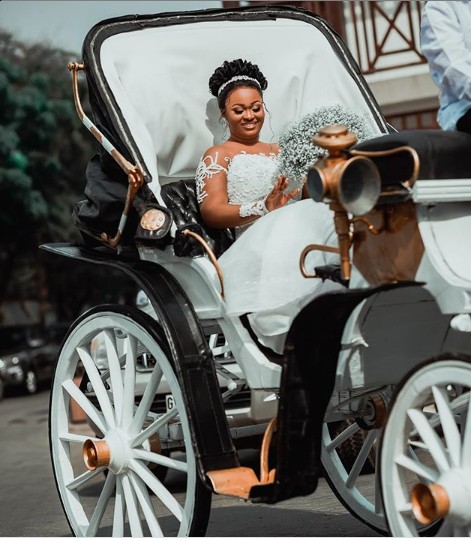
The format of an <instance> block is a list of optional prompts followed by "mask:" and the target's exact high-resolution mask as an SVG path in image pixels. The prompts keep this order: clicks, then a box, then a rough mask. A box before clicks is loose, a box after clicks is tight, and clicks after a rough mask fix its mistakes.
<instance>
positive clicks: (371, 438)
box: [345, 430, 377, 488]
mask: <svg viewBox="0 0 471 541" xmlns="http://www.w3.org/2000/svg"><path fill="white" fill-rule="evenodd" d="M376 437H377V431H376V430H370V432H368V435H367V436H366V438H365V441H364V443H363V445H362V447H361V449H360V452H359V453H358V456H357V457H356V459H355V462H354V464H353V466H352V469H351V470H350V473H349V474H348V478H347V481H346V482H345V485H346V486H347V487H348V488H352V487H353V486H354V485H355V483H356V481H357V479H358V476H359V475H360V472H361V470H362V468H363V466H364V465H365V462H366V459H367V458H368V455H369V454H370V451H371V448H372V447H373V445H374V443H375V441H376Z"/></svg>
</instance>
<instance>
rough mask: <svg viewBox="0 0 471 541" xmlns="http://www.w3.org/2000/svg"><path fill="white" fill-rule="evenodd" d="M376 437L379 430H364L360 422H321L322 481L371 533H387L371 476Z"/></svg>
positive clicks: (377, 494) (374, 458) (377, 493)
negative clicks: (324, 479) (322, 424)
mask: <svg viewBox="0 0 471 541" xmlns="http://www.w3.org/2000/svg"><path fill="white" fill-rule="evenodd" d="M360 425H362V426H360ZM379 434H380V428H375V426H374V425H372V426H371V427H369V429H368V430H365V426H364V425H363V423H362V422H361V421H360V420H348V421H345V422H335V423H324V426H323V428H322V453H321V456H322V466H323V468H324V472H325V475H326V480H327V482H328V483H329V485H330V487H331V489H332V491H333V492H334V493H335V495H336V496H337V498H338V499H339V501H340V502H341V503H342V504H343V506H344V507H345V508H346V509H348V511H350V513H351V514H352V515H354V516H355V517H356V518H358V519H359V520H361V521H362V522H364V523H365V524H366V525H368V526H369V527H370V528H372V529H373V530H375V531H377V532H379V533H381V534H387V532H388V530H387V526H386V520H385V518H384V513H383V509H382V501H381V492H380V490H379V487H378V486H377V481H376V476H375V475H374V471H375V469H376V442H377V440H378V436H379Z"/></svg>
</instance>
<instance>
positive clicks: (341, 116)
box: [278, 104, 374, 184]
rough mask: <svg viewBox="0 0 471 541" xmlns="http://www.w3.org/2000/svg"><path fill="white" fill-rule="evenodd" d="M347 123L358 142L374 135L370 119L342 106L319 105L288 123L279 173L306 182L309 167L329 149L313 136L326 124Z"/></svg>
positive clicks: (282, 140)
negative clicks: (316, 143)
mask: <svg viewBox="0 0 471 541" xmlns="http://www.w3.org/2000/svg"><path fill="white" fill-rule="evenodd" d="M329 124H343V125H344V126H347V128H348V129H349V130H350V131H352V132H353V133H354V134H355V135H356V136H357V138H358V142H361V141H364V140H365V139H369V138H371V137H373V136H374V134H373V132H372V131H371V129H370V128H369V127H368V124H367V122H366V118H365V117H364V116H363V115H358V114H356V113H353V112H351V111H348V110H347V109H345V108H344V107H343V106H342V105H340V104H339V105H328V106H325V107H319V108H318V109H315V110H314V111H313V112H312V113H309V114H308V115H306V116H303V117H302V118H300V119H299V120H296V121H294V122H292V123H290V124H288V125H287V126H286V128H285V129H284V130H283V132H282V134H281V135H280V138H279V141H278V144H279V147H280V153H279V155H278V168H279V172H280V173H281V174H283V175H285V176H287V177H288V179H289V181H290V184H291V183H302V182H303V181H304V177H305V176H306V174H307V172H308V170H309V168H310V167H311V166H312V165H313V164H314V163H315V162H316V161H317V160H318V159H319V158H322V157H323V156H325V153H326V152H325V150H324V149H323V148H320V147H318V146H315V145H314V144H313V142H312V138H313V136H314V135H315V134H316V133H317V132H318V131H319V130H320V129H321V128H323V127H324V126H327V125H329Z"/></svg>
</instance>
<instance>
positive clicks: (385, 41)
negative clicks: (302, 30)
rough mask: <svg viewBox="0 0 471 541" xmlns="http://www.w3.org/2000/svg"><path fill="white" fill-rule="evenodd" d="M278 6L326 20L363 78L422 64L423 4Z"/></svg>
mask: <svg viewBox="0 0 471 541" xmlns="http://www.w3.org/2000/svg"><path fill="white" fill-rule="evenodd" d="M222 3H223V5H224V6H225V7H236V6H243V5H257V4H258V5H259V4H260V2H253V1H252V2H251V1H239V2H238V1H223V2H222ZM264 3H265V4H279V3H280V2H279V1H278V2H277V1H271V2H264ZM281 3H282V4H289V5H294V6H301V7H303V8H305V9H309V10H311V11H313V12H314V13H317V14H319V15H320V16H321V17H323V18H324V19H326V20H327V21H328V22H329V23H330V25H331V26H332V27H333V28H334V29H335V30H336V31H337V32H338V33H339V34H340V35H341V36H342V37H343V38H344V39H345V41H346V43H347V45H348V47H349V49H350V51H351V52H352V54H353V55H354V56H355V58H356V60H357V62H358V64H359V66H360V68H361V70H362V72H363V73H364V74H372V73H376V72H380V71H385V70H391V69H396V68H403V67H406V66H414V65H418V64H424V63H426V60H425V58H424V57H423V56H422V54H421V53H420V15H421V10H422V6H423V4H424V3H425V2H423V1H418V0H412V1H407V2H405V1H395V0H387V1H379V2H374V1H369V2H365V1H363V0H354V1H344V2H338V1H337V2H335V1H333V2H325V1H324V2H322V1H317V2H290V1H282V2H281Z"/></svg>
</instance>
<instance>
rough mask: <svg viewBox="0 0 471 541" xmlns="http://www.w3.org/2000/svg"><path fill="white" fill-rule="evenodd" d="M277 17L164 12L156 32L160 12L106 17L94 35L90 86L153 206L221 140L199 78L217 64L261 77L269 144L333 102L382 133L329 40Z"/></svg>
mask: <svg viewBox="0 0 471 541" xmlns="http://www.w3.org/2000/svg"><path fill="white" fill-rule="evenodd" d="M287 12H288V13H289V16H286V14H285V15H284V11H283V9H280V8H273V9H272V10H271V9H270V8H267V10H266V12H265V13H264V14H262V13H261V12H260V11H259V12H258V13H256V14H254V15H252V18H253V20H251V19H250V17H251V16H249V15H250V14H249V15H246V14H244V16H245V19H244V20H241V19H240V16H239V17H237V18H235V17H234V18H233V19H231V18H230V17H229V16H226V17H227V18H226V19H221V15H219V16H218V17H215V16H211V13H208V14H207V15H205V14H204V12H201V13H202V15H201V17H200V20H199V21H198V22H194V21H195V17H191V16H185V15H178V16H177V15H173V18H172V17H170V16H169V18H168V20H167V21H166V24H165V25H164V26H158V25H159V24H162V22H161V19H162V17H163V16H162V15H159V16H155V17H154V18H153V17H152V16H147V17H144V16H142V17H139V19H138V20H136V24H135V25H133V24H132V20H130V19H129V18H125V19H124V20H123V21H122V22H121V21H120V19H115V20H113V21H110V23H109V24H107V23H106V21H105V23H102V26H101V27H100V28H98V30H97V29H95V30H94V32H95V34H94V35H93V36H92V37H91V39H89V41H90V43H91V49H90V52H89V57H90V62H89V64H90V67H91V69H92V70H94V71H95V73H94V77H95V78H96V79H97V86H98V88H99V89H100V88H101V89H102V90H101V92H102V94H103V98H104V99H105V101H106V100H108V102H107V107H108V111H109V113H110V116H111V117H112V118H115V120H114V124H115V129H116V130H117V131H118V133H119V132H120V131H121V137H122V142H123V143H124V144H125V145H126V146H127V148H128V149H129V152H130V154H131V156H132V157H133V159H134V160H135V161H136V162H138V163H141V165H142V166H143V168H144V170H145V172H146V179H147V180H148V181H149V187H150V189H151V190H152V192H153V193H154V195H155V197H156V198H157V200H158V202H159V203H161V204H165V202H164V201H163V200H162V197H161V194H160V186H161V185H165V184H167V183H169V182H172V181H175V180H180V179H187V178H194V174H195V171H196V167H197V165H198V162H199V159H200V157H201V155H202V154H203V152H204V151H205V150H206V149H207V148H209V147H210V146H212V145H214V144H217V143H220V142H221V141H222V140H223V136H224V133H223V132H224V128H223V127H222V125H221V124H220V122H219V119H220V112H219V110H218V107H217V103H216V99H215V98H214V97H212V96H211V95H210V93H209V90H208V80H209V78H210V76H211V74H212V73H213V71H214V69H215V68H216V67H218V66H220V65H221V64H222V63H223V61H224V60H232V59H234V58H244V59H248V60H250V61H252V62H254V63H256V64H258V65H259V67H260V69H261V70H262V71H263V73H264V74H265V76H266V77H267V79H268V82H269V85H268V88H267V90H266V91H265V94H264V100H265V103H266V107H267V110H268V115H267V120H266V122H265V125H264V128H263V131H262V135H261V138H262V139H263V140H265V141H274V142H276V141H277V139H278V135H279V133H280V132H281V130H282V129H283V127H284V126H285V125H286V124H287V123H288V122H291V121H293V120H295V119H297V118H300V117H302V116H304V115H306V114H308V113H311V112H312V111H313V110H314V109H316V108H318V107H320V106H325V105H334V104H338V103H340V104H342V105H343V106H344V107H346V108H347V109H350V110H353V111H355V112H356V113H359V114H364V115H365V117H366V119H367V123H368V125H369V127H370V128H371V130H372V132H373V133H377V134H378V135H379V134H381V133H386V132H387V131H388V128H387V125H386V123H385V121H384V118H383V116H382V114H381V112H380V111H379V109H378V107H377V104H376V102H375V101H374V98H373V97H372V96H371V93H370V91H369V89H368V87H367V85H366V83H365V82H364V80H363V78H362V77H361V76H360V75H359V72H358V69H357V67H356V65H354V63H353V62H352V60H351V56H350V55H349V53H347V52H346V51H345V50H344V49H342V47H341V46H340V45H338V38H337V37H336V35H335V34H334V33H333V32H331V31H330V30H328V29H327V27H326V26H325V24H324V23H323V22H322V21H321V20H319V19H317V18H315V17H311V16H309V15H307V14H306V13H302V15H299V14H296V12H295V11H294V10H289V11H287ZM185 17H187V19H185ZM311 20H315V21H316V25H317V26H314V25H313V24H312V23H311V22H309V21H311ZM121 27H122V29H123V30H122V31H121V30H120V28H121ZM102 34H103V35H105V38H102ZM254 40H255V42H256V44H257V46H256V47H254V45H253V44H254ZM97 43H100V45H99V46H98V45H96V44H97ZM94 44H95V45H94Z"/></svg>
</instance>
